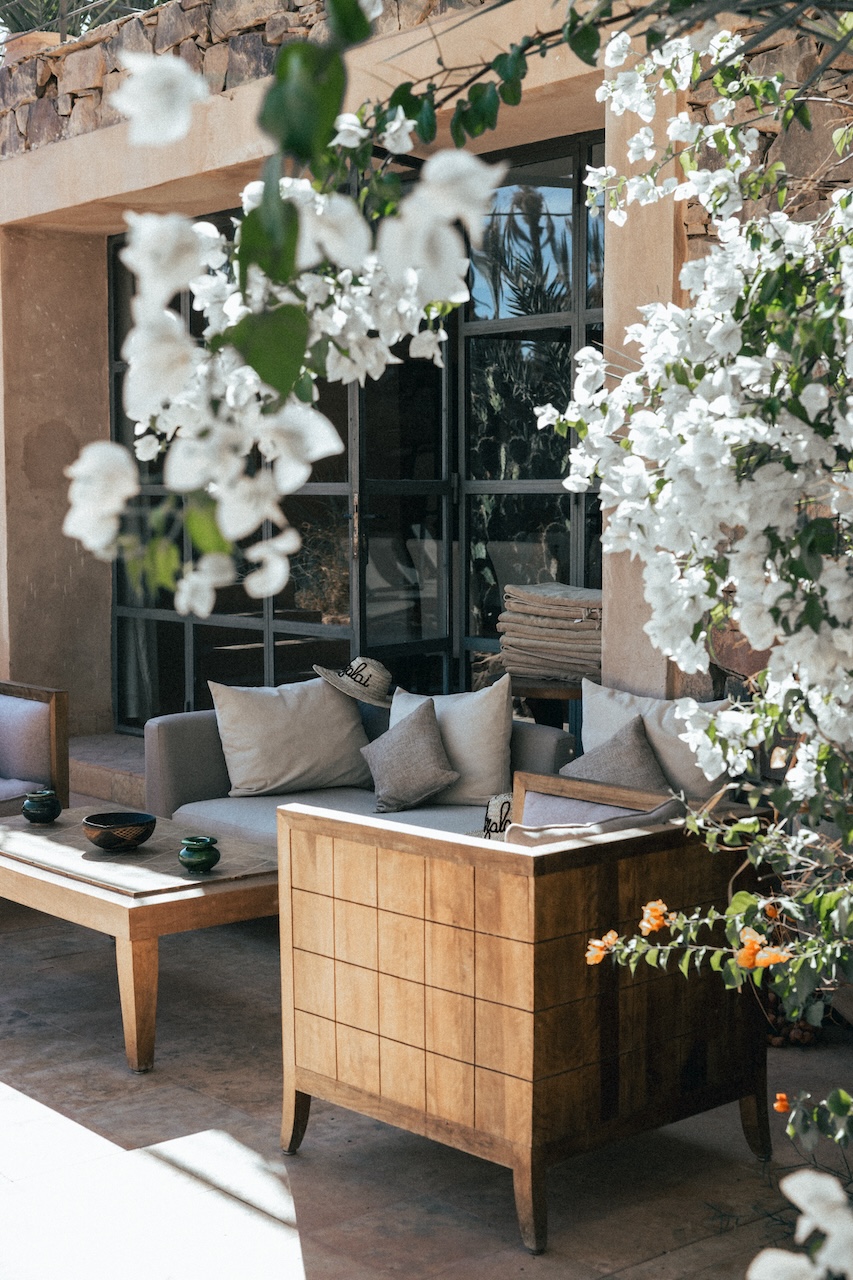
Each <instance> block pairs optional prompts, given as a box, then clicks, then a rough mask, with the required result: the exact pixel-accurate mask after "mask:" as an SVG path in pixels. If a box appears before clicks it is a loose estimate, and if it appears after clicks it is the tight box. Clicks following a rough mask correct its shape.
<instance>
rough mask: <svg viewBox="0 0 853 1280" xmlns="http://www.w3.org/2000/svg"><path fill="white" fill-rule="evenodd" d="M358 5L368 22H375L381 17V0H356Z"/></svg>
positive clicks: (382, 7)
mask: <svg viewBox="0 0 853 1280" xmlns="http://www.w3.org/2000/svg"><path fill="white" fill-rule="evenodd" d="M358 7H359V9H361V12H362V13H363V14H364V16H365V18H367V21H368V22H375V21H376V19H377V18H381V17H382V11H383V9H384V7H385V6H384V5H383V2H382V0H358Z"/></svg>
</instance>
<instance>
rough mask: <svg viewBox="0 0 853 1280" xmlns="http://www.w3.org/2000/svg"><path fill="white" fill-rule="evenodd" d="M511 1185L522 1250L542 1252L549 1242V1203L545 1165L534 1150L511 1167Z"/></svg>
mask: <svg viewBox="0 0 853 1280" xmlns="http://www.w3.org/2000/svg"><path fill="white" fill-rule="evenodd" d="M512 1186H513V1191H514V1192H515V1211H516V1213H517V1214H518V1226H519V1230H520V1231H521V1238H522V1240H523V1241H524V1244H525V1247H526V1248H528V1249H529V1250H530V1252H531V1253H544V1251H545V1247H546V1245H547V1243H548V1202H547V1199H546V1191H545V1166H544V1162H543V1160H542V1157H541V1156H540V1155H539V1154H538V1153H537V1152H536V1151H528V1152H526V1153H525V1154H524V1155H523V1156H522V1157H521V1158H520V1159H519V1161H518V1163H517V1164H516V1165H515V1166H514V1168H513V1171H512Z"/></svg>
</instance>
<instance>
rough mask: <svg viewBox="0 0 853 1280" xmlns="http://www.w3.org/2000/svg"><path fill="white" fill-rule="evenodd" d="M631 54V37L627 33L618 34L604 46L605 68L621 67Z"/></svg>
mask: <svg viewBox="0 0 853 1280" xmlns="http://www.w3.org/2000/svg"><path fill="white" fill-rule="evenodd" d="M630 52H631V37H630V36H629V34H628V32H627V31H620V32H618V34H617V35H615V36H612V37H611V39H610V40H608V41H607V44H606V45H605V46H604V65H605V67H621V66H622V63H623V62H624V61H625V59H626V58H627V57H628V54H629V53H630Z"/></svg>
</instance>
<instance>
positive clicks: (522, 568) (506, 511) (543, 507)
mask: <svg viewBox="0 0 853 1280" xmlns="http://www.w3.org/2000/svg"><path fill="white" fill-rule="evenodd" d="M570 508H571V499H570V498H569V497H568V495H563V494H546V493H543V494H537V495H535V496H525V495H517V494H513V493H480V494H475V495H473V496H472V497H471V498H470V499H469V507H468V528H469V538H470V546H469V553H470V560H469V564H470V581H469V588H470V616H469V635H473V636H497V634H498V631H497V621H498V615H499V614H500V613H501V612H502V611H503V598H504V591H505V589H506V587H507V585H508V584H510V583H526V584H529V583H535V582H569V580H570V579H569V573H570V546H571V537H570V535H571V517H570Z"/></svg>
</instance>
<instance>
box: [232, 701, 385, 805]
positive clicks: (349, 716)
mask: <svg viewBox="0 0 853 1280" xmlns="http://www.w3.org/2000/svg"><path fill="white" fill-rule="evenodd" d="M208 684H209V685H210V692H211V693H212V694H213V705H214V707H215V708H216V722H217V724H218V726H219V736H220V738H221V739H222V750H223V753H224V755H225V763H226V765H227V767H228V777H229V778H230V780H231V790H230V791H229V792H228V794H229V795H231V796H263V795H285V794H286V793H287V792H288V791H308V790H310V789H311V788H312V787H369V786H370V770H369V769H368V767H367V763H366V762H365V761H364V760H363V759H362V757H361V748H362V747H366V746H367V734H366V733H365V732H364V727H363V725H362V723H361V716H360V715H359V711H358V703H357V702H356V701H355V699H354V698H350V697H348V696H347V695H346V694H345V693H341V692H340V691H339V690H338V689H335V688H333V687H332V685H330V684H329V683H328V682H327V681H326V680H323V679H320V678H318V679H316V680H305V681H303V682H302V683H301V684H281V685H279V686H278V687H277V688H275V689H254V688H240V687H235V686H233V685H225V684H214V682H213V681H212V680H210V681H208Z"/></svg>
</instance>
